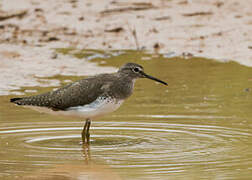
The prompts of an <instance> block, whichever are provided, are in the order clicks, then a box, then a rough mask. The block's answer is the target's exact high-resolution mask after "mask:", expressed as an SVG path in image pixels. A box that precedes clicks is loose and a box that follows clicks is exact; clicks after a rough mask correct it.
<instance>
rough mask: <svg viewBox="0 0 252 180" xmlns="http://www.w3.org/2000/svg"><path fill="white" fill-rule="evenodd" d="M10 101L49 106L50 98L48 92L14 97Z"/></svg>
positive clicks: (19, 103)
mask: <svg viewBox="0 0 252 180" xmlns="http://www.w3.org/2000/svg"><path fill="white" fill-rule="evenodd" d="M10 102H12V103H15V104H17V105H32V106H49V105H50V98H48V93H45V94H41V95H37V96H28V97H23V98H12V99H10Z"/></svg>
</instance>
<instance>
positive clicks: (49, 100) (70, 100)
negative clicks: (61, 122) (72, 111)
mask: <svg viewBox="0 0 252 180" xmlns="http://www.w3.org/2000/svg"><path fill="white" fill-rule="evenodd" d="M101 77H102V78H101ZM115 78H116V76H115V75H114V74H100V75H98V76H92V77H90V78H87V79H82V80H79V81H76V82H74V83H71V84H68V85H66V86H64V87H62V88H59V89H57V90H56V91H51V92H47V93H44V94H39V95H35V96H29V97H23V98H13V99H11V102H13V103H15V104H17V105H31V106H42V107H48V108H51V109H53V110H65V109H67V108H69V107H74V106H83V105H85V104H90V103H92V102H93V101H95V100H96V99H97V98H98V97H99V96H100V95H102V94H106V91H107V88H106V86H107V87H108V86H109V85H110V84H112V82H113V81H114V79H115ZM103 87H105V88H103Z"/></svg>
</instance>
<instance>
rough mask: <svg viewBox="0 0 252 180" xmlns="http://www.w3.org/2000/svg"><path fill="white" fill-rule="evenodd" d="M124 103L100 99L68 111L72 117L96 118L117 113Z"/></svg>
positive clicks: (110, 99)
mask: <svg viewBox="0 0 252 180" xmlns="http://www.w3.org/2000/svg"><path fill="white" fill-rule="evenodd" d="M122 103H123V100H116V99H112V98H104V97H99V98H97V99H96V100H95V101H93V102H92V103H90V104H87V105H84V106H75V107H70V108H68V109H66V111H67V113H69V114H70V115H71V114H72V115H73V114H75V115H79V116H82V117H85V118H94V117H98V116H102V115H105V114H107V113H111V112H113V111H115V110H116V109H118V108H119V107H120V106H121V104H122Z"/></svg>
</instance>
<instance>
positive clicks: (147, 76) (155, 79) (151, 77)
mask: <svg viewBox="0 0 252 180" xmlns="http://www.w3.org/2000/svg"><path fill="white" fill-rule="evenodd" d="M141 74H142V75H143V76H144V77H145V78H148V79H152V80H154V81H157V82H160V83H162V84H164V85H166V86H167V85H168V84H167V83H166V82H164V81H161V80H160V79H157V78H155V77H153V76H150V75H148V74H145V73H144V72H142V73H141Z"/></svg>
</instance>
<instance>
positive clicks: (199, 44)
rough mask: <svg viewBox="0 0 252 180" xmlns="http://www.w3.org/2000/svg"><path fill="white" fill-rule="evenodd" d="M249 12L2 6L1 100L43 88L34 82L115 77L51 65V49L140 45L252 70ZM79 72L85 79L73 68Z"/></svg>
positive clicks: (227, 5) (167, 5) (245, 4)
mask: <svg viewBox="0 0 252 180" xmlns="http://www.w3.org/2000/svg"><path fill="white" fill-rule="evenodd" d="M16 4H18V6H17V5H16ZM251 9H252V3H250V2H249V1H246V0H241V1H235V0H229V1H224V0H223V1H220V0H191V1H189V0H188V1H185V0H180V1H164V0H159V1H154V2H152V1H136V0H135V1H133V0H130V1H104V0H103V1H91V0H90V1H81V0H79V1H78V0H64V1H60V0H57V1H49V0H43V1H36V0H3V1H1V3H0V10H1V11H0V42H1V44H0V49H1V50H0V57H1V61H0V71H1V75H0V79H1V81H2V84H1V86H0V89H2V91H3V92H4V93H1V95H3V94H8V89H13V88H14V89H15V88H18V87H20V86H30V85H41V84H39V83H38V81H37V80H36V78H34V76H35V75H36V76H52V75H55V74H57V73H58V74H59V73H60V74H69V75H87V74H90V73H91V74H92V72H96V73H98V72H100V71H103V72H109V71H114V70H115V69H113V68H111V69H109V68H108V69H104V68H98V67H97V66H96V65H95V64H91V63H89V62H86V61H84V62H80V61H75V60H74V59H73V58H70V57H64V56H60V57H58V58H57V60H54V61H53V62H52V60H51V59H52V50H51V48H62V47H76V48H87V49H104V50H107V49H136V48H137V46H138V48H139V49H142V48H144V49H147V50H150V51H153V52H159V53H169V52H175V53H176V54H177V55H181V54H184V53H190V54H193V55H194V56H201V57H207V58H213V59H218V60H220V61H227V60H234V61H237V62H239V63H241V64H243V65H247V66H252V53H251V52H252V36H251V35H252V19H251V17H252V12H251ZM133 31H135V32H136V38H135V37H134V35H133V33H132V32H133ZM136 41H137V42H136ZM69 61H70V62H71V63H69ZM68 64H71V65H68ZM83 66H85V72H83V69H81V68H79V69H78V67H83ZM20 67H22V68H20ZM47 67H49V68H47ZM76 68H77V70H76ZM45 69H46V70H45ZM94 69H95V70H94ZM99 70H100V71H99ZM12 72H15V74H13V73H12ZM8 82H12V84H10V83H8ZM51 83H53V84H55V83H57V82H51ZM13 84H14V86H13ZM48 85H50V82H48Z"/></svg>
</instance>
